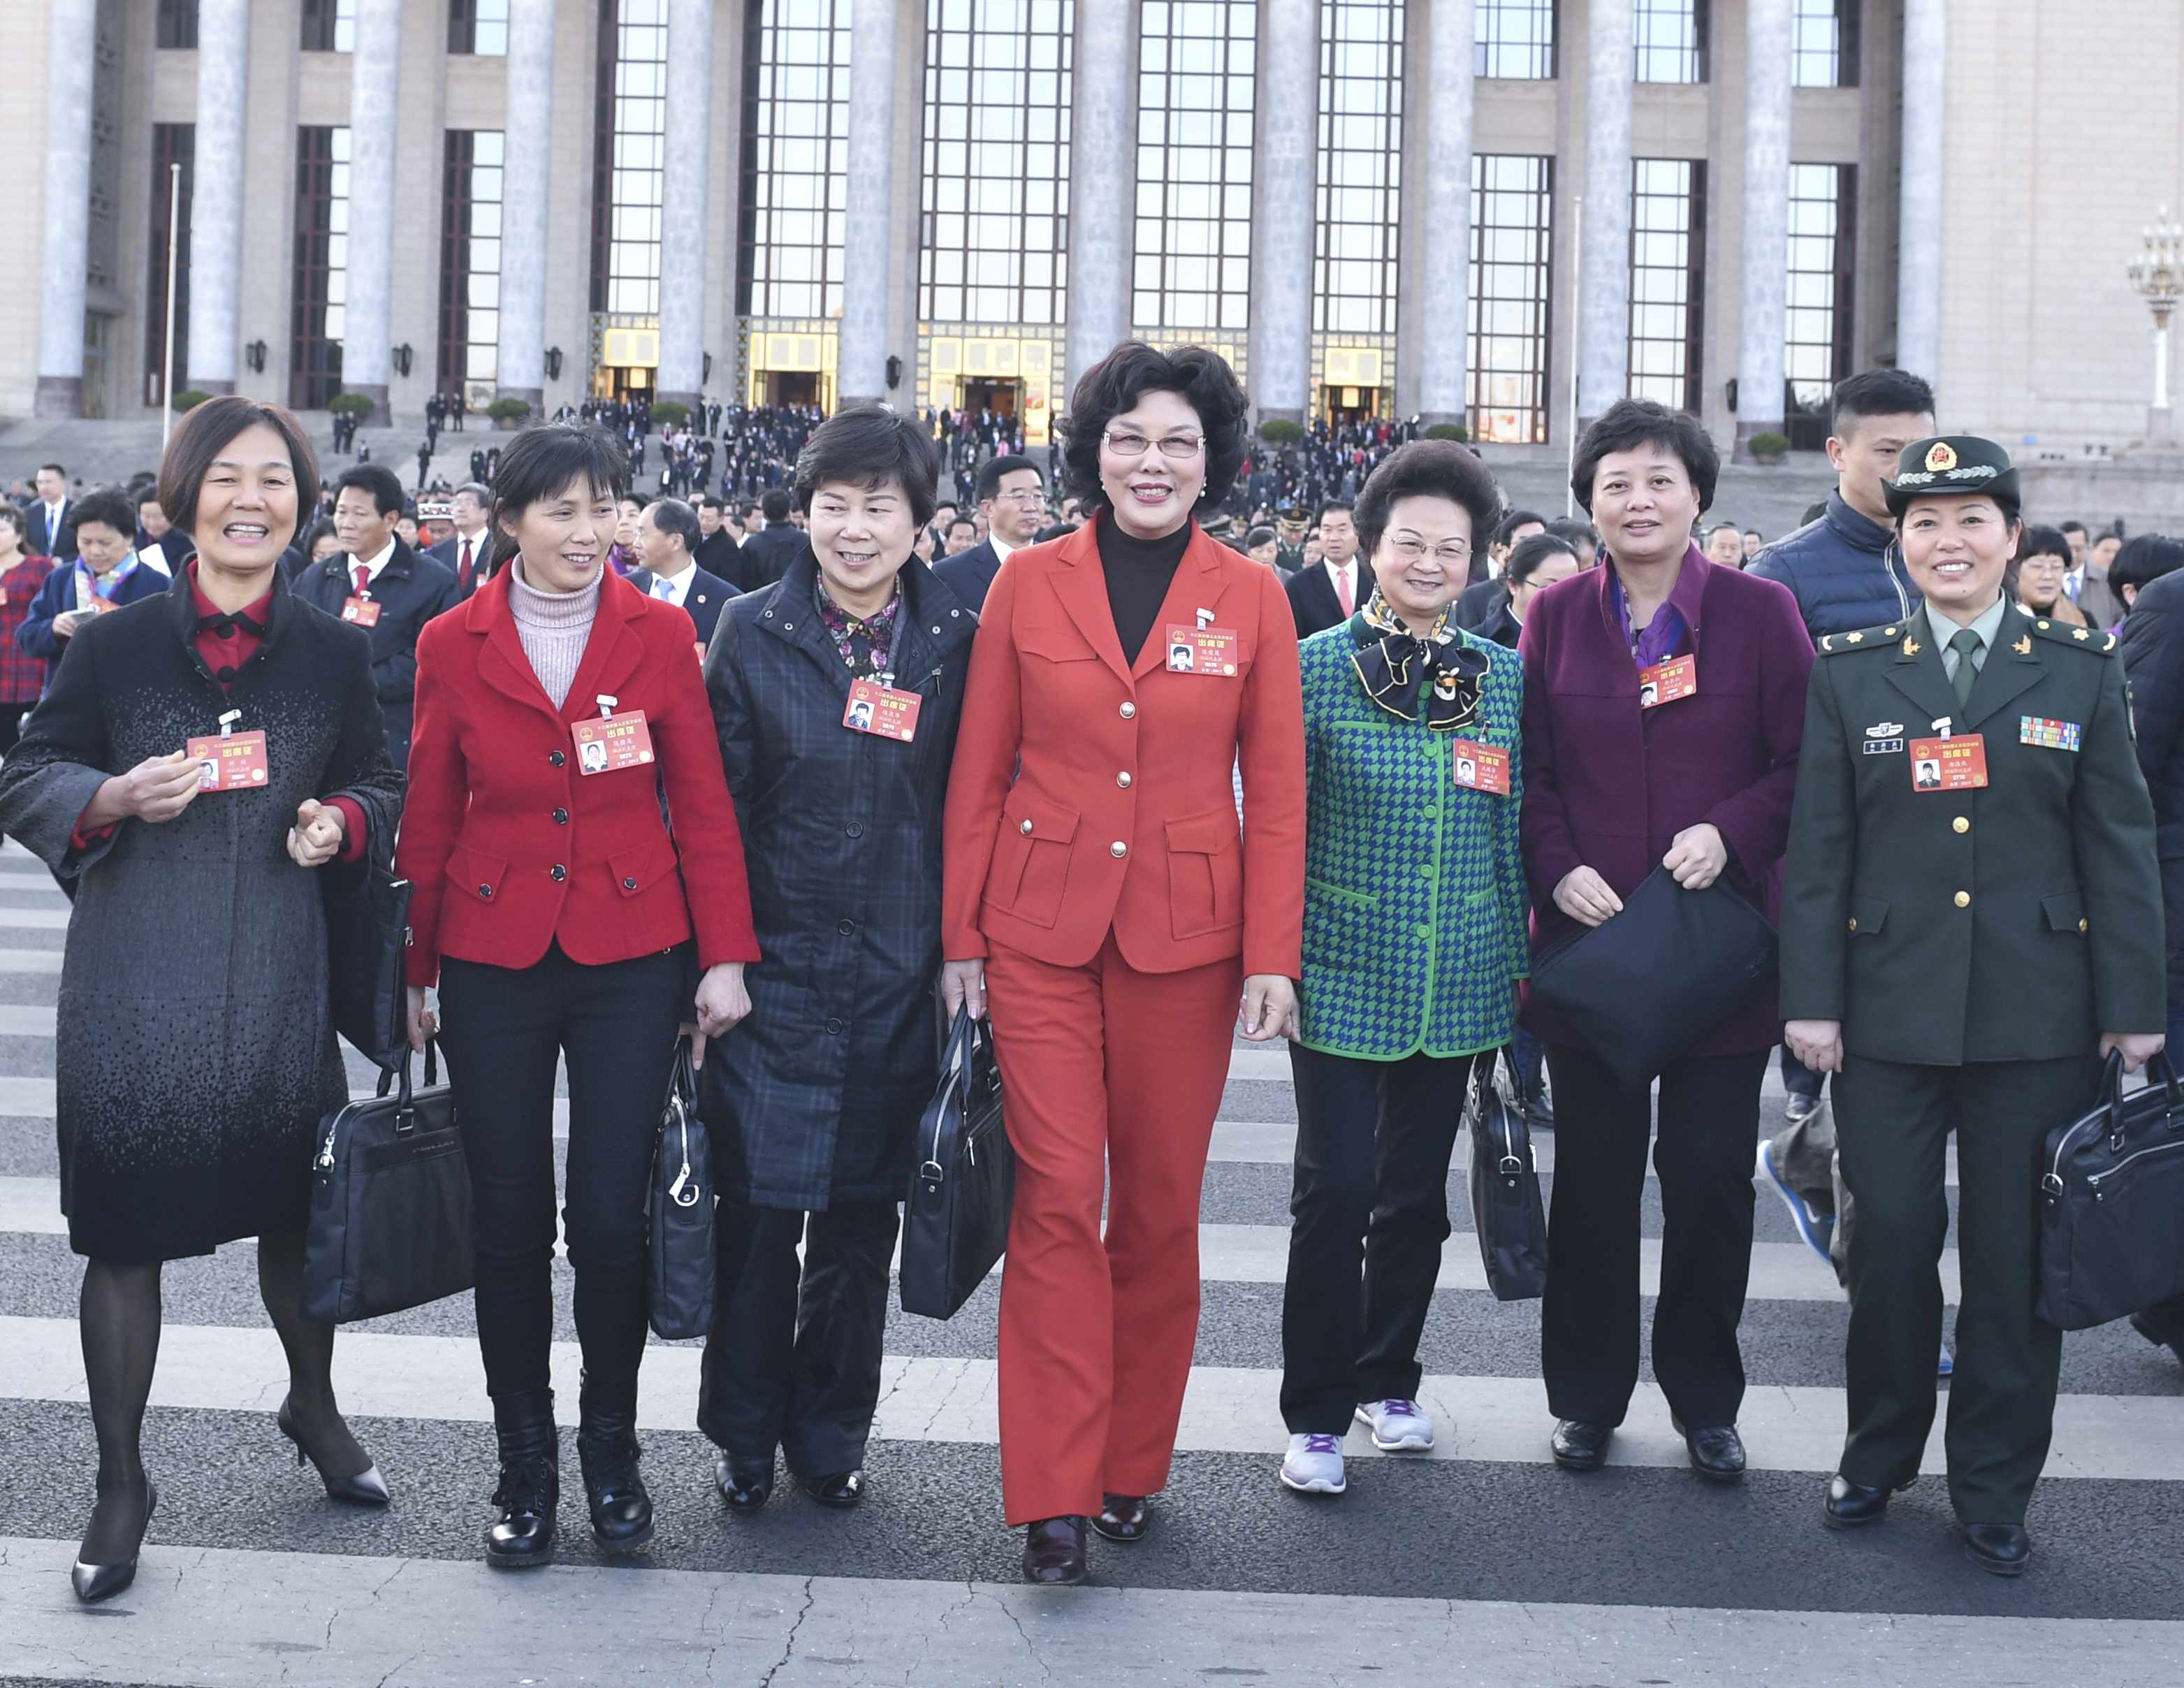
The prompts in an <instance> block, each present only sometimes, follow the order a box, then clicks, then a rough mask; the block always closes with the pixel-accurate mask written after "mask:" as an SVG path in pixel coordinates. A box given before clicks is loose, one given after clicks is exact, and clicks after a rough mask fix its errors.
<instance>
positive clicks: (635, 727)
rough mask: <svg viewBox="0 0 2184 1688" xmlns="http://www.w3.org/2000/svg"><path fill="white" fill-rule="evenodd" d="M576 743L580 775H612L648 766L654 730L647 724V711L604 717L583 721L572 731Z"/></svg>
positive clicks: (634, 711)
mask: <svg viewBox="0 0 2184 1688" xmlns="http://www.w3.org/2000/svg"><path fill="white" fill-rule="evenodd" d="M569 731H570V736H571V738H574V739H575V740H576V741H577V772H578V773H580V774H610V773H613V772H616V771H617V770H619V769H622V768H635V767H649V766H651V764H652V729H651V728H650V727H647V726H646V725H645V724H644V711H643V710H641V709H639V710H631V711H630V712H629V713H628V714H627V715H610V716H601V717H600V718H599V719H598V720H596V721H578V722H577V724H576V725H575V726H574V727H571V728H570V730H569Z"/></svg>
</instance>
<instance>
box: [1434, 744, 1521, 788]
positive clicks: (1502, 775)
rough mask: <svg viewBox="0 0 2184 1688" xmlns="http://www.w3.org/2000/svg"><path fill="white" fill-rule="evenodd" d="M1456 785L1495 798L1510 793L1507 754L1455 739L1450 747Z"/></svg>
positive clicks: (1490, 746)
mask: <svg viewBox="0 0 2184 1688" xmlns="http://www.w3.org/2000/svg"><path fill="white" fill-rule="evenodd" d="M1449 748H1450V749H1451V752H1452V754H1453V756H1454V760H1453V762H1452V763H1451V768H1452V771H1453V772H1454V774H1455V776H1456V783H1457V784H1458V785H1460V786H1462V787H1463V788H1464V789H1465V790H1466V791H1487V792H1491V793H1493V794H1494V795H1495V796H1496V797H1507V795H1508V794H1509V753H1508V752H1507V750H1503V749H1496V747H1495V746H1494V745H1491V744H1477V743H1475V742H1474V741H1473V740H1471V739H1468V738H1458V739H1457V740H1456V741H1455V742H1454V743H1453V744H1451V746H1450V747H1449Z"/></svg>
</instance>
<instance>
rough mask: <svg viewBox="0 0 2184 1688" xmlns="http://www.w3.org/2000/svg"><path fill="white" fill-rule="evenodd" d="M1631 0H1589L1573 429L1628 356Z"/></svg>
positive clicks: (1618, 386) (1587, 417) (1625, 369)
mask: <svg viewBox="0 0 2184 1688" xmlns="http://www.w3.org/2000/svg"><path fill="white" fill-rule="evenodd" d="M1630 13H1631V0H1591V6H1590V8H1589V14H1590V19H1591V31H1590V36H1589V39H1588V40H1587V42H1586V47H1585V215H1584V217H1583V219H1582V220H1581V221H1580V226H1579V238H1580V240H1581V241H1582V242H1584V246H1585V251H1584V255H1583V256H1582V257H1581V258H1580V260H1579V263H1578V294H1579V298H1578V365H1577V370H1578V373H1577V414H1578V426H1580V427H1583V426H1585V423H1587V422H1589V421H1591V420H1592V419H1593V418H1594V417H1596V416H1597V415H1600V413H1601V412H1602V411H1603V410H1605V409H1607V407H1608V406H1609V405H1611V404H1613V403H1614V402H1615V401H1616V400H1617V399H1619V398H1622V397H1623V396H1624V393H1625V392H1626V391H1627V390H1628V381H1629V375H1630V86H1631V83H1632V82H1633V81H1635V79H1636V76H1637V59H1636V57H1635V49H1634V47H1633V46H1632V42H1631V33H1630Z"/></svg>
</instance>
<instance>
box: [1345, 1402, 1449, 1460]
mask: <svg viewBox="0 0 2184 1688" xmlns="http://www.w3.org/2000/svg"><path fill="white" fill-rule="evenodd" d="M1357 1422H1358V1423H1361V1424H1363V1425H1366V1426H1368V1428H1369V1429H1371V1430H1372V1432H1373V1446H1374V1447H1376V1448H1378V1449H1379V1450H1380V1451H1381V1452H1382V1453H1426V1452H1429V1451H1431V1449H1432V1447H1433V1445H1434V1428H1433V1420H1432V1419H1430V1418H1427V1417H1426V1415H1425V1414H1424V1412H1420V1411H1419V1410H1418V1402H1417V1401H1402V1400H1390V1401H1360V1402H1358V1403H1357Z"/></svg>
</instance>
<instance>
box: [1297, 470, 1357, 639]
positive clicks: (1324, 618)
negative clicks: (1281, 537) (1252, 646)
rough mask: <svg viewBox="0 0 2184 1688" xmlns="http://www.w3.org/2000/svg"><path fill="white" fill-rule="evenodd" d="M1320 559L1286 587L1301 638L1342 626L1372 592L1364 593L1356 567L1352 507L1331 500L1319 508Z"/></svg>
mask: <svg viewBox="0 0 2184 1688" xmlns="http://www.w3.org/2000/svg"><path fill="white" fill-rule="evenodd" d="M1318 525H1319V544H1320V560H1319V561H1318V562H1317V563H1314V564H1313V565H1312V566H1310V567H1309V568H1301V569H1299V570H1298V571H1296V572H1295V574H1293V575H1291V576H1290V577H1289V580H1288V581H1287V582H1286V583H1285V584H1284V587H1283V588H1282V589H1283V590H1284V591H1285V592H1286V593H1289V595H1290V614H1292V615H1293V616H1295V617H1296V632H1297V637H1298V638H1300V639H1308V638H1311V637H1312V635H1313V634H1314V633H1316V632H1322V631H1323V630H1324V629H1326V628H1328V627H1340V626H1341V625H1342V624H1343V623H1344V622H1345V621H1348V620H1349V619H1350V618H1351V616H1352V615H1354V614H1355V613H1356V612H1357V608H1358V606H1359V605H1360V604H1362V603H1363V602H1364V600H1365V598H1366V597H1368V596H1370V593H1369V592H1368V593H1363V594H1362V595H1361V593H1360V590H1359V582H1358V569H1357V524H1356V523H1355V522H1353V521H1351V516H1350V506H1349V505H1348V504H1345V503H1343V502H1342V501H1341V500H1340V499H1330V500H1329V501H1328V502H1327V503H1325V504H1322V505H1321V506H1320V507H1319V517H1318Z"/></svg>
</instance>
